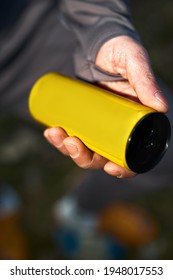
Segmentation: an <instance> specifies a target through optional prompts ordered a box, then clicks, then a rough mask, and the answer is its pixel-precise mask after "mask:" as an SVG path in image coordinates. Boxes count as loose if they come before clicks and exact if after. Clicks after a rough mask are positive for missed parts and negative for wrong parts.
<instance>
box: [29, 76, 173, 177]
mask: <svg viewBox="0 0 173 280" xmlns="http://www.w3.org/2000/svg"><path fill="white" fill-rule="evenodd" d="M29 108H30V112H31V114H32V116H33V117H34V118H35V119H36V120H37V121H39V122H41V123H43V124H44V125H46V126H49V127H62V128H63V129H64V130H66V132H67V133H68V134H69V135H70V136H77V137H78V138H79V139H81V140H82V142H83V143H84V144H85V145H86V146H87V147H88V148H89V149H91V150H93V151H95V152H97V153H98V154H100V155H102V156H103V157H105V158H107V159H109V160H111V161H113V162H115V163H117V164H119V165H121V166H123V167H126V168H128V169H131V170H133V171H134V172H137V173H143V172H146V171H148V170H150V169H151V168H152V167H154V166H155V165H156V164H157V163H158V162H159V160H160V159H161V158H162V156H163V155H164V153H165V151H166V149H167V147H168V142H169V138H170V124H169V120H168V118H167V117H166V116H165V114H163V113H158V112H156V111H155V110H153V109H151V108H149V107H146V106H144V105H142V104H139V103H136V102H134V101H131V100H129V99H127V98H124V97H122V96H119V95H117V94H114V93H112V92H109V91H106V90H104V89H101V88H99V87H96V86H94V85H91V84H88V83H85V82H81V81H78V80H73V79H71V78H68V77H65V76H62V75H59V74H56V73H48V74H46V75H44V76H43V77H41V78H40V79H39V80H38V81H37V82H36V83H35V85H34V86H33V88H32V90H31V94H30V98H29Z"/></svg>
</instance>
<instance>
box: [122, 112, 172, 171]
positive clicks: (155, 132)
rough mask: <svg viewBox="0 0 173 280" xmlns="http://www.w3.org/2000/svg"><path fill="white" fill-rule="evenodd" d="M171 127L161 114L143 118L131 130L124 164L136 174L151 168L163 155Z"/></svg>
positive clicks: (152, 114)
mask: <svg viewBox="0 0 173 280" xmlns="http://www.w3.org/2000/svg"><path fill="white" fill-rule="evenodd" d="M170 135H171V126H170V122H169V120H168V118H167V117H166V115H165V114H163V113H157V112H156V113H151V114H148V115H146V116H144V117H143V118H142V119H141V120H140V121H139V122H138V123H137V124H136V126H135V127H134V128H133V130H132V132H131V134H130V136H129V139H128V143H127V147H126V163H127V165H128V167H129V168H130V169H131V170H132V171H134V172H136V173H144V172H147V171H149V170H150V169H151V168H153V167H154V166H155V165H156V164H157V163H158V162H159V161H160V160H161V158H162V157H163V155H164V154H165V152H166V150H167V148H168V144H169V140H170Z"/></svg>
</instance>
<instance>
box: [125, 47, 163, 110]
mask: <svg viewBox="0 0 173 280" xmlns="http://www.w3.org/2000/svg"><path fill="white" fill-rule="evenodd" d="M128 70H129V71H128V73H129V77H128V79H129V82H130V84H131V86H132V87H133V89H134V90H135V92H136V94H137V96H138V98H139V100H140V101H141V102H142V103H143V104H144V105H146V106H149V107H151V108H153V109H155V110H157V111H159V112H167V111H168V103H167V101H166V99H165V97H164V95H163V93H162V91H161V89H160V87H159V85H158V84H157V81H156V78H155V76H154V73H153V71H152V68H151V65H150V62H149V59H148V55H147V54H146V53H145V51H142V52H139V54H138V55H137V56H135V58H133V59H132V60H131V61H130V62H129V64H128Z"/></svg>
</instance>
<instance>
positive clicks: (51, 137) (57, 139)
mask: <svg viewBox="0 0 173 280" xmlns="http://www.w3.org/2000/svg"><path fill="white" fill-rule="evenodd" d="M44 135H45V136H46V138H47V139H48V141H49V142H50V143H51V144H52V145H54V146H56V147H57V148H60V147H61V146H62V145H63V140H64V137H62V136H60V135H59V134H57V130H56V128H51V129H49V131H48V130H46V131H45V133H44Z"/></svg>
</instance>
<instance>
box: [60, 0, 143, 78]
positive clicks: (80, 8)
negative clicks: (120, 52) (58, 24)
mask: <svg viewBox="0 0 173 280" xmlns="http://www.w3.org/2000/svg"><path fill="white" fill-rule="evenodd" d="M59 11H60V17H61V21H62V22H63V24H64V25H65V26H66V28H68V29H70V30H71V31H72V32H73V33H74V34H75V36H76V38H77V42H78V46H77V49H76V53H75V56H74V58H75V71H76V75H77V76H78V77H80V78H83V79H85V80H88V81H98V80H111V79H112V78H113V77H108V76H109V75H107V74H106V73H104V72H102V71H100V70H99V69H97V67H95V59H96V55H97V53H98V50H99V48H100V47H101V45H102V44H103V43H104V42H106V41H107V40H109V39H111V38H113V37H116V36H120V35H128V36H131V37H133V38H135V39H137V40H139V37H138V34H137V33H136V31H135V28H134V26H133V24H132V20H131V14H130V9H129V1H128V0H61V1H60V4H59Z"/></svg>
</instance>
